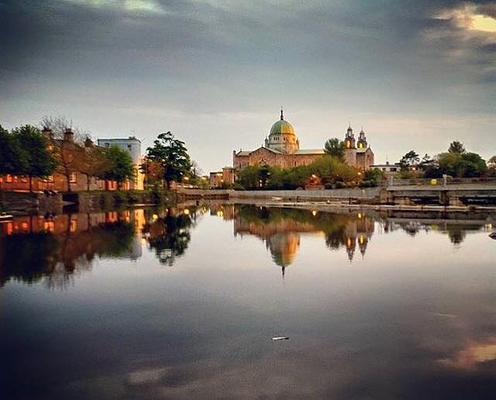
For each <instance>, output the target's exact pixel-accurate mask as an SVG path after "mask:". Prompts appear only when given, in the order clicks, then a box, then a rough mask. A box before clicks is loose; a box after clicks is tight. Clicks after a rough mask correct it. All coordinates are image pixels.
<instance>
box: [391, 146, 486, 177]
mask: <svg viewBox="0 0 496 400" xmlns="http://www.w3.org/2000/svg"><path fill="white" fill-rule="evenodd" d="M399 165H400V169H401V171H400V177H402V178H411V177H419V176H421V177H424V178H441V177H442V176H443V175H448V176H451V177H455V178H473V177H482V176H496V156H493V157H491V158H490V159H489V160H488V161H487V162H486V161H485V160H484V159H483V158H482V157H481V156H480V155H479V154H477V153H474V152H469V151H467V150H466V149H465V146H464V145H463V143H461V142H459V141H454V142H452V143H451V144H450V145H449V147H448V150H447V151H446V152H442V153H440V154H437V155H435V156H434V157H431V156H429V155H428V154H425V155H424V156H423V157H422V158H421V157H420V156H419V154H417V152H415V151H414V150H410V151H409V152H408V153H406V154H405V155H404V156H403V157H402V158H401V160H400V162H399Z"/></svg>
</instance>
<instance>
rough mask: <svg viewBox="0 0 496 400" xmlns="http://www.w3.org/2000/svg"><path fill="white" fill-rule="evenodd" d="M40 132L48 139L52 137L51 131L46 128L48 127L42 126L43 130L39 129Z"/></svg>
mask: <svg viewBox="0 0 496 400" xmlns="http://www.w3.org/2000/svg"><path fill="white" fill-rule="evenodd" d="M41 133H42V134H43V136H45V137H46V138H47V139H49V140H52V139H53V131H52V130H51V129H50V128H48V127H46V126H45V127H44V128H43V130H42V131H41Z"/></svg>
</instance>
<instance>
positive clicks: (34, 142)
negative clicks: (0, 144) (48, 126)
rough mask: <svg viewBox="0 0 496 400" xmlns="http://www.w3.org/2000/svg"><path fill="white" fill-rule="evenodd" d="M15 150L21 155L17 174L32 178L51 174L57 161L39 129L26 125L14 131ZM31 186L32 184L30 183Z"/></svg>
mask: <svg viewBox="0 0 496 400" xmlns="http://www.w3.org/2000/svg"><path fill="white" fill-rule="evenodd" d="M12 138H13V141H14V143H17V145H14V146H15V147H14V149H15V152H16V153H17V155H18V157H19V163H18V164H17V168H18V171H17V174H18V175H24V176H28V177H29V178H30V182H31V178H33V177H37V178H44V177H46V176H48V175H51V174H52V173H53V172H54V171H55V168H56V166H57V162H56V160H55V158H54V157H53V155H52V153H51V152H50V151H49V149H48V141H47V139H46V138H45V137H44V136H43V134H42V133H41V132H40V131H39V129H37V128H35V127H33V126H31V125H24V126H21V127H20V128H16V129H14V130H13V131H12ZM30 186H31V185H30Z"/></svg>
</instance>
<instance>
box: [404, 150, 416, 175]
mask: <svg viewBox="0 0 496 400" xmlns="http://www.w3.org/2000/svg"><path fill="white" fill-rule="evenodd" d="M419 162H420V157H419V155H418V154H417V153H415V151H413V150H410V151H409V152H408V153H406V154H405V155H404V156H403V157H402V158H401V160H400V167H401V169H402V170H403V171H406V170H408V169H409V168H410V167H413V166H415V165H417V164H418V163H419Z"/></svg>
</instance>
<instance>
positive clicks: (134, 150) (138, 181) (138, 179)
mask: <svg viewBox="0 0 496 400" xmlns="http://www.w3.org/2000/svg"><path fill="white" fill-rule="evenodd" d="M98 146H101V147H111V146H117V147H119V148H121V149H123V150H126V151H128V152H129V154H130V155H131V158H132V160H133V165H134V172H135V178H134V179H133V180H131V181H130V182H129V183H128V185H127V186H128V187H127V188H128V189H132V190H143V189H144V180H145V176H144V174H143V172H141V168H140V166H141V164H142V162H143V158H142V156H141V141H140V140H139V139H137V138H136V137H134V136H129V137H128V138H127V139H126V138H115V139H98Z"/></svg>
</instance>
